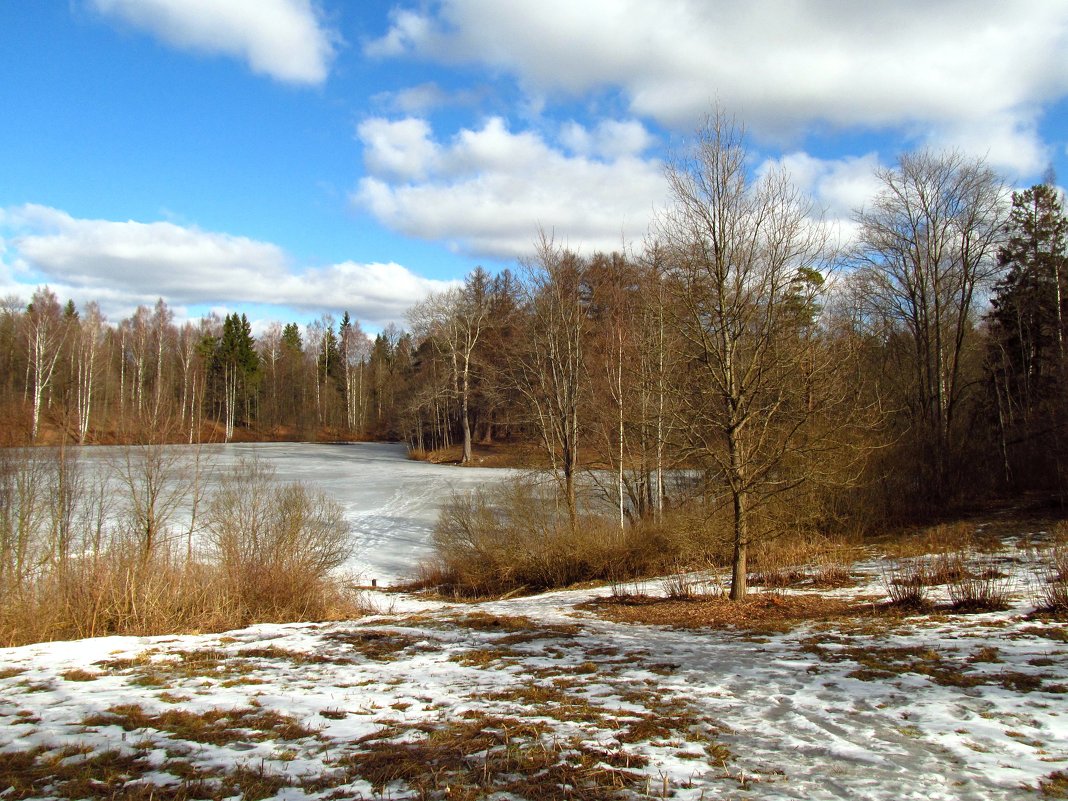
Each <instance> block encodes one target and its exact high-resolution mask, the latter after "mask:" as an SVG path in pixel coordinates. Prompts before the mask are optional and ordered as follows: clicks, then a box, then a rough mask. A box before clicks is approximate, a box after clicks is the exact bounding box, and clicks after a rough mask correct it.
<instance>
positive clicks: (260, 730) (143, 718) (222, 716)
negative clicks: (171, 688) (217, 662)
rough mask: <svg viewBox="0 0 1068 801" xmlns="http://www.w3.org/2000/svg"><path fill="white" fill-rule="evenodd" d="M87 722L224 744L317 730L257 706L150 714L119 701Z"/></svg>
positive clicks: (299, 736) (312, 733) (300, 736)
mask: <svg viewBox="0 0 1068 801" xmlns="http://www.w3.org/2000/svg"><path fill="white" fill-rule="evenodd" d="M82 725H83V726H120V727H121V728H122V729H124V730H125V731H137V730H139V729H155V730H156V731H160V732H166V733H168V734H171V735H173V736H175V737H177V738H179V739H182V740H191V741H193V742H197V743H210V744H214V745H223V744H226V743H230V742H234V741H238V740H254V741H257V742H262V741H263V740H275V739H282V740H299V739H303V738H305V737H314V736H316V734H317V732H315V731H314V730H312V729H309V728H307V727H305V726H303V725H302V724H301V723H300V722H299V721H297V720H296V719H295V718H292V717H289V716H288V715H283V714H280V713H278V712H272V711H270V710H266V709H260V708H257V707H245V708H243V709H209V710H208V711H206V712H200V713H196V712H189V711H186V710H183V709H168V710H165V711H164V712H161V713H160V714H158V715H150V714H148V713H147V712H145V710H144V709H142V708H141V707H140V706H138V705H136V704H119V705H117V706H113V707H111V708H109V709H108V710H107V711H106V712H104V713H102V714H99V715H91V716H90V717H88V718H86V719H85V720H83V721H82Z"/></svg>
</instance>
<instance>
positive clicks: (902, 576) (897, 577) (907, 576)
mask: <svg viewBox="0 0 1068 801" xmlns="http://www.w3.org/2000/svg"><path fill="white" fill-rule="evenodd" d="M929 574H930V571H929V568H928V562H927V560H925V559H901V560H897V561H893V562H890V563H889V564H888V566H887V567H886V568H885V569H884V571H883V586H884V587H885V588H886V595H887V597H888V598H889V599H890V603H891V604H892V605H894V606H898V607H901V608H903V609H924V608H926V607H927V606H928V605H929V600H928V596H929V590H928V587H929V586H930V581H929V578H928V577H929Z"/></svg>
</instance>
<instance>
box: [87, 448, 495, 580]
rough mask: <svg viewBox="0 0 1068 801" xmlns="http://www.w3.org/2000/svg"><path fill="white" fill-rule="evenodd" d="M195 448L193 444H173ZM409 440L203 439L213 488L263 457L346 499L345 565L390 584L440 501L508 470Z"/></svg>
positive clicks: (106, 453) (426, 533)
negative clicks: (434, 457)
mask: <svg viewBox="0 0 1068 801" xmlns="http://www.w3.org/2000/svg"><path fill="white" fill-rule="evenodd" d="M171 447H173V448H175V449H177V450H181V451H188V452H189V453H190V454H192V453H193V448H191V447H188V446H182V445H175V446H171ZM122 454H123V449H122V448H112V447H93V448H87V449H85V450H84V451H83V452H82V453H81V454H79V455H80V456H81V458H82V460H83V463H86V464H92V463H97V464H101V465H103V464H107V463H114V462H115V461H116V460H121V459H122ZM406 454H407V448H406V447H405V446H404V445H393V444H385V443H337V444H308V443H289V442H283V443H255V444H246V443H242V444H231V445H204V446H201V460H202V464H206V465H207V466H208V467H209V470H208V471H207V476H206V479H205V484H206V489H207V490H208V491H209V492H210V490H211V487H212V484H213V483H215V482H216V481H217V480H218V478H217V477H218V475H220V474H221V473H223V472H225V471H226V470H227V469H228V468H230V467H232V466H233V465H235V464H236V463H238V462H239V461H240V460H242V459H250V458H258V459H260V460H261V461H263V462H265V463H267V464H269V465H271V466H272V467H274V469H275V470H276V476H277V478H278V480H279V481H282V482H292V481H300V482H303V483H304V484H307V485H308V486H309V487H311V488H312V489H315V490H322V491H323V492H325V493H326V494H327V495H329V496H330V497H331V498H333V499H334V500H336V501H337V502H338V503H340V504H341V506H342V508H343V509H344V510H345V519H346V520H347V521H348V522H349V524H350V526H351V530H352V536H353V539H354V548H353V557H352V559H351V560H350V562H349V564H348V567H349V568H351V569H353V570H355V571H357V572H358V573H359V574H360V576H361V578H362V579H363V580H364V581H365V582H367V583H370V581H371V579H377V580H378V583H379V584H380V585H389V584H391V583H393V582H395V581H397V580H399V579H405V578H409V577H411V576H412V575H413V573H414V570H415V567H416V565H418V563H419V562H420V560H422V559H423V558H425V557H426V556H428V555H430V553H431V545H430V538H431V534H432V532H433V530H434V523H435V521H436V520H437V514H438V510H439V509H440V508H441V505H442V502H443V501H444V500H445V499H446V498H447V497H448V496H449V495H450V494H451V493H452V492H453V491H454V490H460V489H472V488H474V487H476V486H479V485H480V484H485V483H487V482H491V481H500V480H501V479H503V478H505V477H507V476H508V475H509V473H510V471H508V470H499V469H489V468H477V467H470V468H468V467H463V468H461V467H457V466H455V465H434V464H428V463H426V462H415V461H411V460H409V459H408V458H407V455H406Z"/></svg>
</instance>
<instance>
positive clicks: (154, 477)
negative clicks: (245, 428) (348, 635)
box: [0, 444, 358, 645]
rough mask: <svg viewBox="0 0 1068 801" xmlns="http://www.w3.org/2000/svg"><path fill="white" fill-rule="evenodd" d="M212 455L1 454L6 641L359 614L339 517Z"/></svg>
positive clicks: (165, 450) (0, 565)
mask: <svg viewBox="0 0 1068 801" xmlns="http://www.w3.org/2000/svg"><path fill="white" fill-rule="evenodd" d="M210 469H211V466H210V465H208V464H206V463H204V462H202V461H201V459H200V452H199V449H196V448H194V449H189V448H175V447H173V446H160V445H158V444H146V445H132V446H126V447H123V448H121V449H119V450H116V451H112V452H111V456H110V459H109V460H108V461H106V462H100V461H94V462H93V463H91V464H86V463H85V462H83V460H82V458H81V455H80V453H79V451H78V449H76V448H57V449H46V448H4V449H0V645H15V644H21V643H25V642H34V641H38V640H49V639H70V638H75V637H93V636H101V635H106V634H160V633H168V632H183V631H206V630H209V631H221V630H225V629H230V628H236V627H240V626H244V625H248V624H249V623H252V622H257V621H276V622H286V621H293V620H310V619H323V618H325V617H332V616H349V615H352V614H355V613H358V603H357V601H358V599H357V597H356V596H355V595H354V594H353V592H352V590H351V587H350V584H349V583H348V582H347V581H346V579H345V578H344V577H343V576H341V575H339V574H337V573H336V569H337V568H339V567H340V566H341V565H343V563H344V562H345V560H346V559H347V558H348V556H349V553H350V548H351V540H350V537H349V531H348V528H347V526H345V524H344V520H343V516H342V513H341V509H340V507H339V506H338V505H337V503H336V502H333V501H331V500H330V499H328V498H326V497H325V496H324V495H322V494H321V493H317V492H314V491H312V490H310V489H309V488H307V487H305V486H303V485H300V484H280V483H278V482H276V481H275V480H274V476H273V472H272V471H271V470H270V469H269V468H267V467H265V466H264V465H262V464H258V463H254V462H253V463H241V464H239V465H237V466H236V467H235V468H233V469H232V470H231V471H230V472H228V473H227V474H225V475H224V476H223V477H222V479H221V481H220V483H219V486H218V489H216V490H215V491H214V492H211V493H205V491H204V483H205V482H204V479H205V476H206V474H207V473H208V471H209V470H210Z"/></svg>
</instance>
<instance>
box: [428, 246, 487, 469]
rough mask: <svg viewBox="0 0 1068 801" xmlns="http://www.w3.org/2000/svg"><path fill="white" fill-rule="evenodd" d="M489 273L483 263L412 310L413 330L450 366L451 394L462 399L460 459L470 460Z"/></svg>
mask: <svg viewBox="0 0 1068 801" xmlns="http://www.w3.org/2000/svg"><path fill="white" fill-rule="evenodd" d="M488 293H489V276H488V275H487V274H486V271H485V270H483V269H482V268H481V267H477V268H475V270H474V271H473V272H472V273H471V274H470V275H468V276H467V278H466V280H465V281H464V285H463V286H462V287H455V288H453V289H447V290H445V291H444V292H439V293H437V294H434V295H431V296H430V297H428V298H427V299H426V300H424V301H423V302H421V303H419V304H417V305H416V306H415V307H414V308H413V309H412V310H411V312H410V313H409V319H410V321H411V323H412V328H413V332H414V333H415V334H416V335H417V336H419V337H421V338H425V339H427V340H429V341H430V342H432V343H433V345H434V347H435V349H436V350H437V351H438V353H439V354H440V355H441V357H442V358H443V359H444V360H445V361H446V363H447V364H448V366H449V375H450V383H451V394H452V396H453V397H454V398H455V399H456V400H457V401H459V405H460V429H461V431H462V434H463V455H462V457H461V460H460V461H461V462H462V463H463V464H468V463H469V462H470V461H471V391H472V373H473V369H474V366H475V349H476V348H477V347H478V342H479V338H480V337H481V336H482V333H483V331H484V330H485V328H486V327H487V325H488V316H489V297H488Z"/></svg>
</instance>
